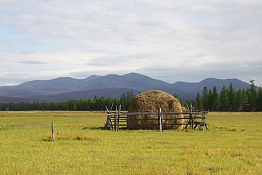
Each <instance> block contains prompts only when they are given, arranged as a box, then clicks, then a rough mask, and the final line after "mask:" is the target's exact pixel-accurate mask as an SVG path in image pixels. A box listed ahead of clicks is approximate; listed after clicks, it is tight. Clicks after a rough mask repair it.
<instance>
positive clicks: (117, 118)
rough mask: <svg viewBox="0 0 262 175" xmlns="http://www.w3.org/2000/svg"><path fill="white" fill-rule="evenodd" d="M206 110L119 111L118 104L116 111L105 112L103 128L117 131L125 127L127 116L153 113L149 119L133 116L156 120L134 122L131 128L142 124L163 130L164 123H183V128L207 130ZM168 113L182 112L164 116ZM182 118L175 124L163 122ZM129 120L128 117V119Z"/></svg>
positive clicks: (139, 126) (137, 127)
mask: <svg viewBox="0 0 262 175" xmlns="http://www.w3.org/2000/svg"><path fill="white" fill-rule="evenodd" d="M207 113H208V112H207V111H192V110H190V111H189V112H162V110H161V108H159V110H158V112H121V106H119V108H118V109H116V111H113V112H111V111H108V112H107V120H106V124H105V126H104V127H105V129H109V130H113V131H118V130H119V129H120V128H127V127H128V124H127V116H135V115H155V116H157V117H155V118H151V119H148V118H147V119H137V118H134V119H133V120H148V121H149V120H157V122H154V123H152V122H148V123H146V122H143V124H136V125H132V128H136V129H141V128H142V127H141V126H142V125H155V126H158V127H157V128H159V131H163V128H165V125H184V128H185V129H187V128H188V127H189V129H192V130H194V129H196V128H198V129H199V130H204V129H206V130H208V127H207V126H208V124H207V123H206V115H207ZM170 114H183V117H182V118H172V119H170V118H165V116H166V115H170ZM181 119H184V123H182V124H177V123H172V122H171V123H168V124H167V123H163V120H181ZM129 120H130V119H129Z"/></svg>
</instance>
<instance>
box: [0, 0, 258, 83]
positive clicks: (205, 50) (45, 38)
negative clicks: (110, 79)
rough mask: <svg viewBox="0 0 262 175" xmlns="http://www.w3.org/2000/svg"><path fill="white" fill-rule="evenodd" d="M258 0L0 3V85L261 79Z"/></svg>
mask: <svg viewBox="0 0 262 175" xmlns="http://www.w3.org/2000/svg"><path fill="white" fill-rule="evenodd" d="M261 9H262V1H258V0H248V1H246V0H232V1H223V0H219V1H210V0H205V1H204V0H187V1H178V0H165V1H158V0H126V1H118V0H112V1H107V0H95V1H93V0H78V1H62V0H57V1H53V0H45V1H43V0H27V1H21V0H2V1H1V2H0V65H1V69H0V86H3V85H15V84H19V83H22V82H25V81H30V80H36V79H38V80H39V79H52V78H57V77H66V76H69V77H74V78H86V77H88V76H90V75H94V74H96V75H106V74H111V73H115V74H120V75H122V74H126V73H130V72H137V73H141V74H145V75H148V76H150V77H152V78H156V79H161V80H164V81H167V82H170V83H174V82H176V81H185V82H196V81H201V80H202V79H205V78H209V77H212V78H223V79H224V78H238V79H241V80H243V81H245V82H248V81H249V80H250V79H254V80H255V84H256V85H258V86H260V85H261V84H262V77H261V75H262V59H261V55H262V44H261V41H262V35H261V31H262V10H261Z"/></svg>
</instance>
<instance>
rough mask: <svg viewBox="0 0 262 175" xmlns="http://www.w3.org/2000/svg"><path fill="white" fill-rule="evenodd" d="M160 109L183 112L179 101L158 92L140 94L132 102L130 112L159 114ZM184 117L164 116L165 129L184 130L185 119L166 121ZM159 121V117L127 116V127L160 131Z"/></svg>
mask: <svg viewBox="0 0 262 175" xmlns="http://www.w3.org/2000/svg"><path fill="white" fill-rule="evenodd" d="M159 108H161V110H162V112H182V108H181V104H180V102H179V100H178V99H176V98H175V97H174V96H172V95H170V94H168V93H166V92H163V91H158V90H152V91H146V92H144V93H141V94H138V95H137V96H136V97H134V99H133V100H132V102H131V104H130V106H129V110H128V112H158V110H159ZM182 117H183V114H169V115H163V129H182V128H183V126H182V124H183V123H184V120H183V119H178V120H165V119H173V118H182ZM148 119H155V120H148ZM157 119H158V115H132V116H127V127H128V129H159V121H158V120H157ZM143 124H154V125H143ZM167 124H177V125H167ZM135 125H136V126H135Z"/></svg>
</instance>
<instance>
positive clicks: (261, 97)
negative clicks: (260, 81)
mask: <svg viewBox="0 0 262 175" xmlns="http://www.w3.org/2000/svg"><path fill="white" fill-rule="evenodd" d="M256 111H262V87H261V86H260V87H259V90H258V97H257V108H256Z"/></svg>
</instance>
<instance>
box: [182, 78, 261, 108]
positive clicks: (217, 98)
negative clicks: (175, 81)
mask: <svg viewBox="0 0 262 175" xmlns="http://www.w3.org/2000/svg"><path fill="white" fill-rule="evenodd" d="M250 82H251V87H250V88H249V89H241V88H239V89H238V90H235V89H234V88H233V85H232V84H230V86H229V87H228V88H226V87H225V86H223V88H222V90H221V91H220V93H219V92H218V91H217V88H216V87H215V86H214V87H213V89H208V88H207V87H206V86H205V87H204V88H203V91H202V94H200V93H198V94H197V96H196V98H195V99H194V100H186V101H183V100H182V101H181V103H182V104H188V105H191V104H192V106H194V107H195V109H197V110H205V111H237V112H240V111H252V112H255V111H262V88H261V86H260V87H259V88H257V87H256V86H255V85H254V81H253V80H251V81H250Z"/></svg>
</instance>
